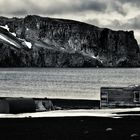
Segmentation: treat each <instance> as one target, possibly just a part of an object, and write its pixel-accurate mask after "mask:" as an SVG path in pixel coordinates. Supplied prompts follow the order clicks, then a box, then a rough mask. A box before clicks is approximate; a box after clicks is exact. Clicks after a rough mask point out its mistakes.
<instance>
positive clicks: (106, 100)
mask: <svg viewBox="0 0 140 140" xmlns="http://www.w3.org/2000/svg"><path fill="white" fill-rule="evenodd" d="M100 97H101V101H100V107H101V108H121V107H123V108H124V107H140V86H129V87H101V93H100Z"/></svg>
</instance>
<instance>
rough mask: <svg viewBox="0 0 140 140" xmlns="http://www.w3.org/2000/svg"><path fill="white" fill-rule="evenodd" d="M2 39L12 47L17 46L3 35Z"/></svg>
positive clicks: (0, 35)
mask: <svg viewBox="0 0 140 140" xmlns="http://www.w3.org/2000/svg"><path fill="white" fill-rule="evenodd" d="M0 39H2V40H4V41H6V42H8V43H10V44H11V45H14V46H16V44H15V43H13V42H12V41H10V40H8V39H7V38H6V37H5V36H4V35H2V34H0Z"/></svg>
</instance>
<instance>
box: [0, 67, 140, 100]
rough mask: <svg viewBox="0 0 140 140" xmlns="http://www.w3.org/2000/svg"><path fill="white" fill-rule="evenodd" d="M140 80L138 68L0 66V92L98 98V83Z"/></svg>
mask: <svg viewBox="0 0 140 140" xmlns="http://www.w3.org/2000/svg"><path fill="white" fill-rule="evenodd" d="M134 84H140V69H139V68H136V69H110V68H107V69H94V68H88V69H86V68H85V69H78V68H76V69H75V68H72V69H69V68H64V69H63V68H61V69H57V68H56V69H55V68H0V96H8V97H9V96H10V97H11V96H12V97H13V96H14V97H15V96H16V97H17V96H18V97H51V98H81V99H100V87H103V86H128V85H134Z"/></svg>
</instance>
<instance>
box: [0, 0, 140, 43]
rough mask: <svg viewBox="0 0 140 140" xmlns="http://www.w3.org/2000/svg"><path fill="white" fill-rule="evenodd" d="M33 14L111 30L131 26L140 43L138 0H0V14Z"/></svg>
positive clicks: (21, 15) (9, 15)
mask: <svg viewBox="0 0 140 140" xmlns="http://www.w3.org/2000/svg"><path fill="white" fill-rule="evenodd" d="M27 14H37V15H40V16H49V17H56V18H67V19H74V20H79V21H83V22H87V23H90V24H94V25H96V26H99V27H108V28H111V29H114V30H118V29H121V30H134V32H135V37H136V39H137V40H138V42H139V43H140V0H0V15H1V16H8V17H13V16H17V17H19V16H20V17H23V16H26V15H27Z"/></svg>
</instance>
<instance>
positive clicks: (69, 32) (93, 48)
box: [0, 15, 140, 67]
mask: <svg viewBox="0 0 140 140" xmlns="http://www.w3.org/2000/svg"><path fill="white" fill-rule="evenodd" d="M0 35H1V36H0V37H1V38H0V66H1V67H139V66H140V59H139V54H140V50H139V46H138V43H137V41H136V39H135V37H134V33H133V31H122V30H119V31H113V30H110V29H108V28H99V27H97V26H94V25H90V24H87V23H84V22H78V21H74V20H68V19H56V18H48V17H40V16H36V15H28V16H26V17H25V18H16V17H14V18H5V17H0ZM3 39H4V40H3ZM6 39H9V40H11V42H12V43H13V44H14V43H15V44H16V45H15V46H13V45H12V43H11V44H10V43H9V44H8V42H5V40H6ZM29 45H30V48H29ZM13 47H14V50H13ZM17 47H18V48H17Z"/></svg>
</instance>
